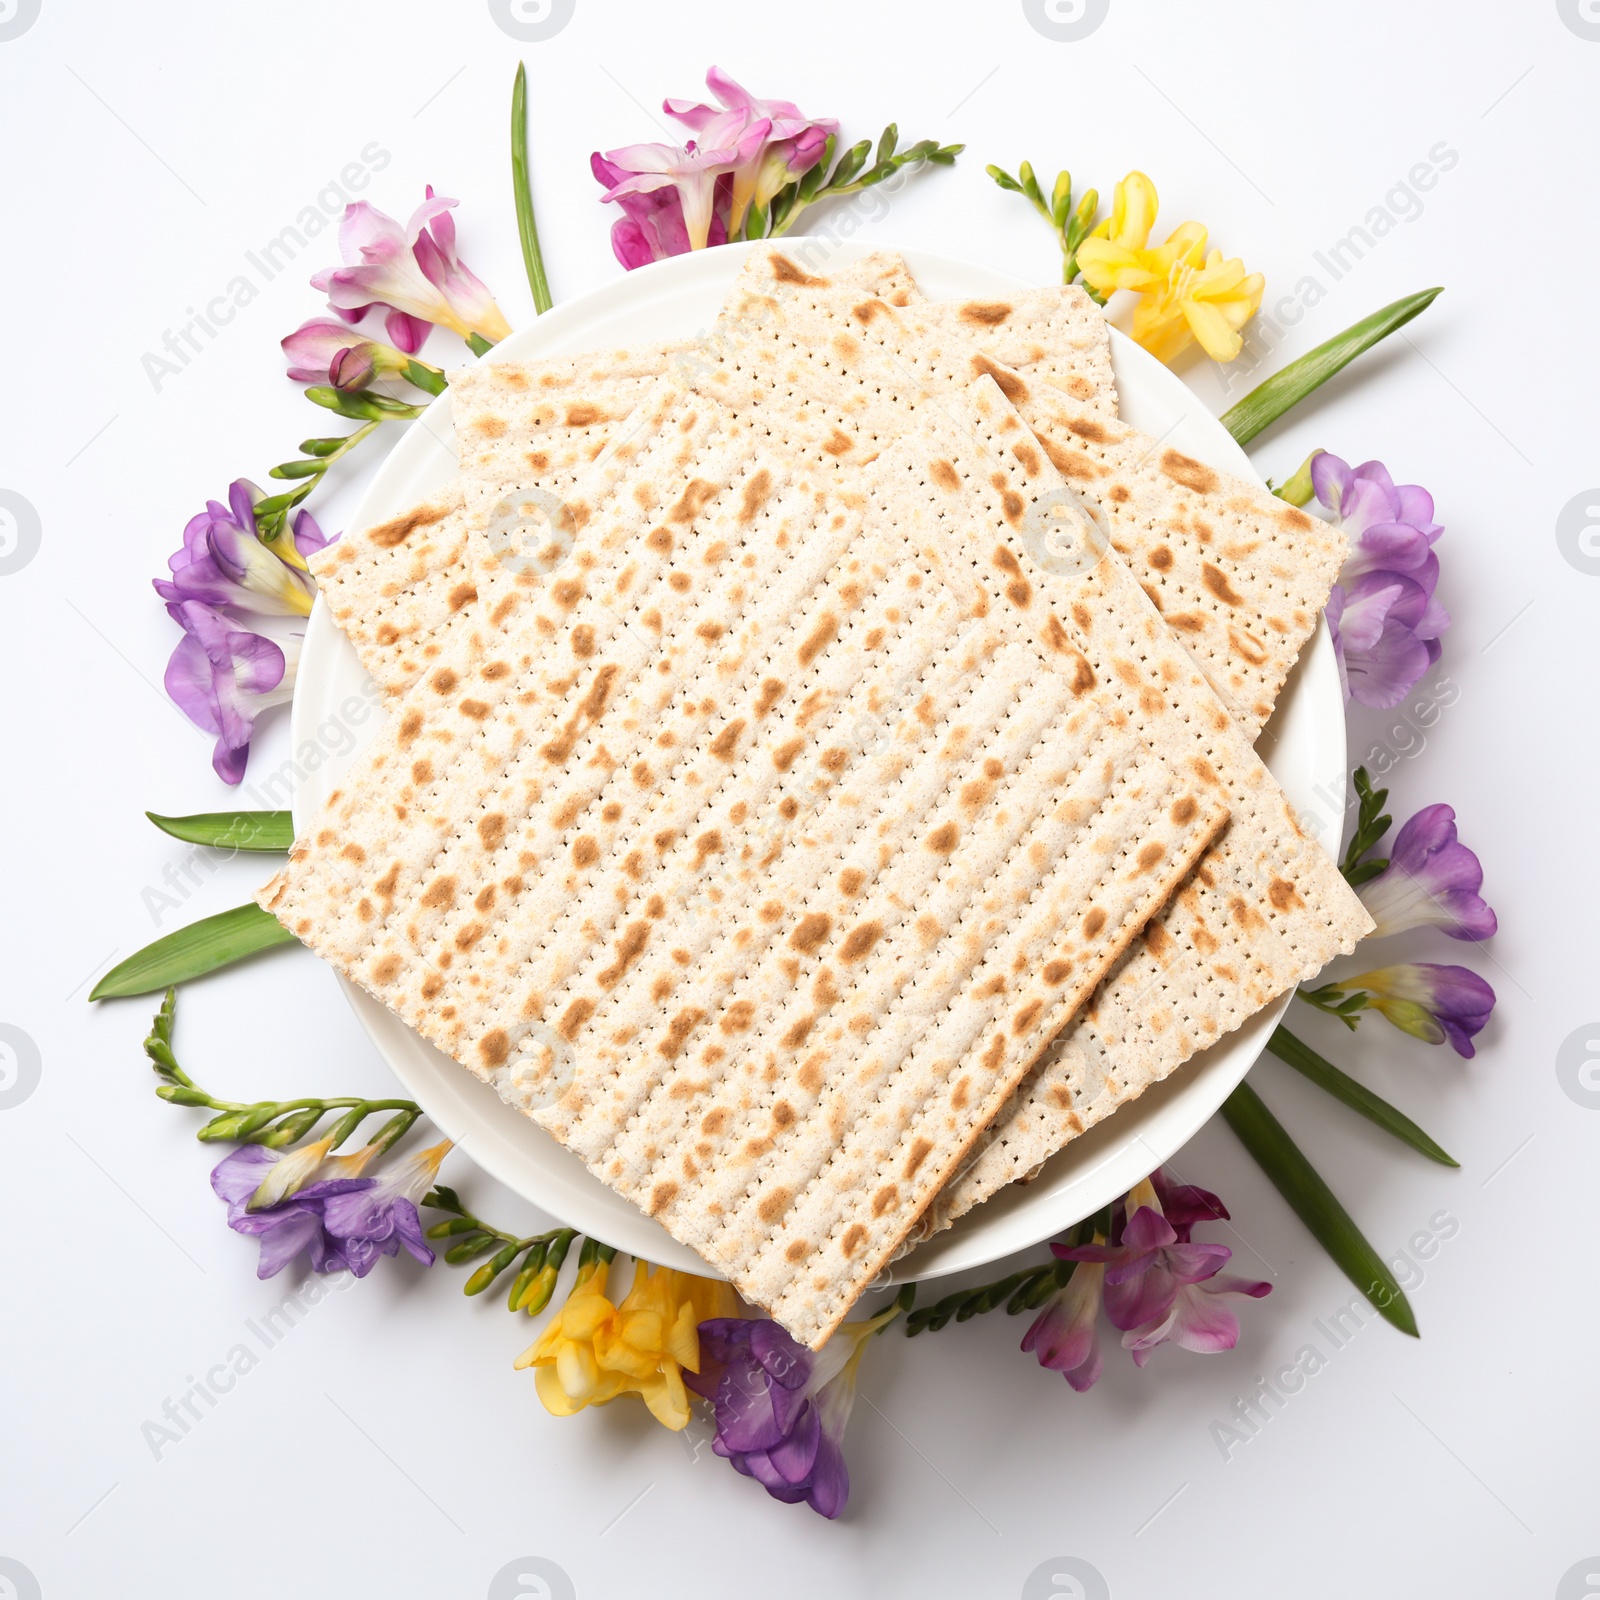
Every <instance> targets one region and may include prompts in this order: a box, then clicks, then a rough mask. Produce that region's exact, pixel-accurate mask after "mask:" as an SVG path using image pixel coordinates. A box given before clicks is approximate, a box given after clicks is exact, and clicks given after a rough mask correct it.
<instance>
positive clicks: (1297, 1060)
mask: <svg viewBox="0 0 1600 1600" xmlns="http://www.w3.org/2000/svg"><path fill="white" fill-rule="evenodd" d="M1267 1049H1269V1050H1270V1051H1271V1052H1272V1053H1273V1055H1275V1056H1276V1057H1277V1058H1278V1059H1279V1060H1280V1061H1284V1062H1287V1063H1288V1064H1289V1065H1290V1066H1291V1067H1293V1068H1294V1070H1295V1071H1296V1072H1298V1073H1300V1074H1301V1075H1302V1076H1303V1077H1306V1078H1309V1079H1310V1080H1311V1082H1312V1083H1314V1084H1316V1086H1317V1087H1318V1088H1319V1089H1324V1090H1326V1091H1327V1092H1328V1093H1329V1094H1331V1095H1332V1096H1333V1097H1334V1099H1335V1100H1342V1101H1343V1102H1344V1103H1345V1104H1346V1105H1347V1106H1349V1107H1350V1109H1351V1110H1352V1111H1357V1112H1359V1113H1360V1114H1361V1115H1362V1116H1364V1117H1365V1118H1366V1119H1367V1121H1368V1122H1371V1123H1374V1124H1376V1125H1377V1126H1378V1127H1380V1128H1382V1129H1383V1131H1384V1132H1385V1133H1391V1134H1393V1135H1394V1137H1395V1138H1396V1139H1398V1140H1400V1142H1401V1143H1402V1144H1408V1145H1410V1146H1411V1148H1412V1149H1413V1150H1417V1151H1420V1152H1421V1153H1422V1154H1423V1155H1425V1156H1426V1157H1427V1158H1428V1159H1429V1160H1430V1161H1437V1162H1438V1163H1439V1165H1440V1166H1442V1167H1459V1166H1460V1165H1461V1163H1460V1162H1459V1161H1457V1160H1456V1158H1455V1157H1454V1156H1452V1155H1451V1154H1450V1152H1449V1151H1448V1150H1446V1149H1445V1148H1444V1147H1443V1146H1442V1145H1440V1144H1437V1143H1435V1141H1434V1140H1432V1139H1430V1138H1429V1137H1428V1135H1427V1134H1425V1133H1424V1132H1423V1131H1422V1129H1421V1128H1419V1127H1418V1126H1417V1125H1416V1123H1414V1122H1413V1121H1412V1120H1411V1118H1410V1117H1408V1116H1407V1115H1406V1114H1405V1113H1404V1112H1403V1111H1401V1110H1399V1109H1397V1108H1396V1107H1394V1106H1392V1105H1390V1104H1389V1102H1388V1101H1387V1100H1385V1099H1383V1098H1382V1097H1381V1096H1380V1095H1375V1094H1374V1093H1373V1092H1372V1091H1371V1090H1370V1089H1369V1088H1367V1086H1366V1085H1365V1084H1362V1083H1357V1082H1356V1080H1355V1079H1354V1078H1352V1077H1351V1076H1350V1075H1349V1074H1348V1073H1345V1072H1341V1071H1340V1070H1339V1068H1338V1067H1336V1066H1334V1064H1333V1063H1332V1062H1331V1061H1328V1060H1325V1059H1324V1058H1323V1057H1322V1056H1319V1055H1318V1054H1317V1052H1316V1051H1315V1050H1313V1049H1312V1048H1311V1046H1310V1045H1308V1044H1306V1043H1304V1042H1303V1041H1302V1040H1300V1039H1297V1038H1296V1037H1295V1036H1294V1035H1293V1034H1292V1033H1290V1032H1289V1030H1288V1029H1287V1028H1283V1027H1279V1028H1276V1029H1274V1030H1273V1034H1272V1037H1271V1038H1270V1039H1268V1040H1267Z"/></svg>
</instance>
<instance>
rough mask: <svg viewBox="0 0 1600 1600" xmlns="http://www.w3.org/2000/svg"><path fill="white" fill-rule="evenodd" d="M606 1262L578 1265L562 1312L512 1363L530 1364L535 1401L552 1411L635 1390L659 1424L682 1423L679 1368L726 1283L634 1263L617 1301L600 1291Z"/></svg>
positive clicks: (722, 1303)
mask: <svg viewBox="0 0 1600 1600" xmlns="http://www.w3.org/2000/svg"><path fill="white" fill-rule="evenodd" d="M608 1267H609V1263H608V1262H604V1261H591V1262H588V1263H585V1264H584V1265H582V1266H580V1268H579V1271H578V1277H577V1281H576V1282H575V1283H574V1284H573V1286H572V1292H571V1293H570V1294H569V1295H568V1296H567V1299H566V1303H565V1304H564V1305H563V1306H562V1308H561V1310H560V1311H558V1312H557V1313H556V1315H555V1316H554V1317H553V1318H552V1319H551V1320H550V1322H549V1323H548V1324H547V1325H546V1327H545V1329H544V1332H543V1333H541V1334H540V1335H539V1337H538V1339H536V1340H535V1341H534V1343H533V1344H531V1345H530V1346H529V1347H528V1348H527V1349H526V1350H524V1351H523V1352H522V1354H521V1355H520V1356H518V1357H517V1359H516V1361H515V1363H514V1366H515V1367H516V1369H517V1370H518V1371H519V1372H520V1371H521V1370H523V1369H524V1368H526V1367H532V1368H534V1378H535V1383H536V1385H537V1387H538V1393H539V1399H540V1400H541V1401H542V1402H543V1404H544V1407H545V1410H547V1411H549V1412H550V1413H551V1414H552V1415H553V1416H557V1417H570V1416H572V1415H573V1414H574V1413H575V1412H578V1411H581V1410H582V1409H583V1408H584V1407H585V1406H599V1405H605V1404H606V1403H607V1402H608V1401H611V1400H615V1399H616V1398H617V1396H618V1395H621V1394H630V1393H632V1394H637V1395H639V1396H640V1397H641V1398H642V1399H643V1400H644V1402H645V1404H646V1405H647V1406H648V1407H649V1409H650V1414H651V1415H652V1416H653V1417H655V1419H656V1420H657V1421H658V1422H660V1423H662V1424H663V1425H664V1426H666V1427H668V1428H672V1429H683V1428H685V1427H687V1426H688V1423H689V1398H688V1395H687V1393H686V1392H685V1389H684V1377H683V1374H684V1372H685V1371H688V1372H696V1371H698V1370H699V1366H700V1340H699V1336H698V1335H697V1333H696V1331H695V1330H696V1328H697V1327H698V1325H699V1323H700V1322H701V1321H702V1320H703V1319H704V1318H705V1317H708V1316H711V1315H714V1314H715V1313H716V1312H718V1311H722V1310H725V1309H727V1307H728V1306H729V1305H730V1304H731V1299H732V1291H731V1290H730V1289H729V1288H728V1286H727V1285H726V1284H723V1283H714V1282H712V1281H710V1280H709V1279H706V1278H697V1277H694V1276H693V1275H691V1274H690V1273H687V1272H674V1271H672V1270H670V1269H669V1268H666V1267H655V1268H651V1267H649V1266H648V1265H647V1264H646V1263H645V1262H643V1261H636V1262H635V1263H634V1274H633V1287H632V1289H631V1290H630V1291H629V1292H628V1295H627V1296H626V1298H625V1299H624V1300H623V1301H622V1303H621V1304H620V1305H615V1304H613V1303H612V1301H611V1299H610V1298H609V1296H608V1294H607V1280H608V1278H609V1275H610V1274H609V1271H608Z"/></svg>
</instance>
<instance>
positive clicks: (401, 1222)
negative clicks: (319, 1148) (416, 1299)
mask: <svg viewBox="0 0 1600 1600" xmlns="http://www.w3.org/2000/svg"><path fill="white" fill-rule="evenodd" d="M450 1148H451V1142H450V1140H448V1139H442V1140H440V1142H439V1143H438V1144H436V1145H431V1146H429V1148H428V1149H426V1150H419V1151H416V1152H415V1153H414V1154H412V1155H410V1156H408V1157H406V1158H405V1159H404V1160H403V1161H400V1162H398V1163H396V1165H395V1166H393V1167H392V1168H390V1169H389V1170H388V1171H385V1172H380V1173H379V1174H378V1175H377V1177H376V1178H375V1179H373V1180H371V1181H370V1182H368V1183H365V1184H363V1185H362V1186H361V1187H360V1188H349V1189H340V1190H339V1191H338V1192H337V1193H333V1194H329V1195H328V1197H327V1199H326V1200H325V1201H324V1203H323V1208H322V1214H323V1221H324V1225H325V1226H326V1228H327V1230H328V1233H329V1235H330V1236H331V1237H332V1238H333V1239H334V1240H336V1241H337V1243H338V1246H339V1249H340V1250H341V1251H342V1253H343V1254H344V1257H345V1259H346V1260H347V1261H348V1262H349V1263H350V1270H351V1271H352V1272H353V1273H354V1274H355V1275H356V1276H357V1277H358V1278H364V1277H366V1275H367V1274H368V1273H369V1272H371V1271H372V1269H373V1267H374V1266H375V1265H376V1264H377V1260H378V1257H379V1256H393V1255H398V1254H399V1253H400V1246H401V1245H404V1246H405V1247H406V1249H407V1250H408V1251H409V1252H410V1253H411V1254H412V1255H413V1256H414V1257H416V1259H417V1260H418V1261H420V1262H421V1263H422V1264H423V1266H425V1267H431V1266H432V1265H433V1251H432V1250H430V1249H429V1248H428V1245H427V1242H426V1240H425V1239H424V1238H423V1231H422V1222H421V1219H420V1218H419V1217H418V1216H417V1202H418V1201H419V1200H420V1199H421V1198H422V1197H423V1195H425V1194H426V1193H427V1192H428V1190H429V1189H431V1188H432V1187H433V1180H434V1178H435V1177H437V1176H438V1172H439V1163H440V1162H441V1161H443V1160H444V1158H445V1157H446V1156H447V1155H448V1154H449V1153H450ZM371 1150H372V1147H371V1146H368V1147H367V1150H366V1151H357V1152H356V1153H355V1155H353V1156H351V1157H349V1158H348V1159H349V1160H350V1162H351V1163H352V1164H354V1163H356V1162H360V1164H361V1166H365V1164H366V1159H370V1153H371ZM335 1159H337V1158H335ZM356 1170H357V1171H359V1170H360V1169H359V1167H358V1168H356ZM319 1187H320V1186H319Z"/></svg>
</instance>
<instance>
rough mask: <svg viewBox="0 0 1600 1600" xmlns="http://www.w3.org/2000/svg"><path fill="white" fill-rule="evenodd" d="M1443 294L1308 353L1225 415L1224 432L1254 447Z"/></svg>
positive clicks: (1365, 321)
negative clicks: (1259, 436)
mask: <svg viewBox="0 0 1600 1600" xmlns="http://www.w3.org/2000/svg"><path fill="white" fill-rule="evenodd" d="M1443 293H1444V290H1443V288H1442V287H1441V288H1438V289H1423V290H1421V291H1419V292H1418V293H1416V294H1408V295H1407V296H1406V297H1405V299H1403V300H1396V301H1395V302H1394V304H1393V305H1388V306H1385V307H1384V308H1383V309H1382V310H1381V311H1374V312H1373V313H1372V315H1371V316H1370V317H1363V318H1362V319H1361V321H1360V322H1358V323H1356V324H1355V325H1354V326H1353V327H1349V328H1346V329H1345V330H1344V332H1343V333H1336V334H1335V335H1334V336H1333V337H1332V338H1331V339H1329V340H1328V342H1327V343H1326V344H1319V345H1318V346H1317V348H1316V349H1315V350H1308V351H1307V352H1306V354H1305V355H1303V356H1301V357H1300V359H1299V360H1298V361H1291V362H1290V363H1289V365H1288V366H1286V367H1285V368H1284V369H1283V371H1282V372H1275V373H1273V375H1272V376H1271V377H1270V378H1268V379H1267V381H1266V382H1265V383H1263V384H1259V385H1258V386H1257V387H1256V388H1254V389H1252V390H1251V391H1250V393H1249V394H1247V395H1246V396H1245V397H1244V399H1243V400H1241V401H1240V402H1239V403H1238V405H1236V406H1234V407H1233V408H1232V409H1231V410H1228V411H1225V412H1223V414H1222V425H1223V427H1225V428H1226V429H1227V430H1228V432H1229V433H1231V434H1232V435H1233V436H1234V438H1235V439H1237V440H1238V441H1239V443H1240V444H1249V442H1250V441H1251V440H1252V439H1253V438H1255V436H1256V435H1257V434H1258V433H1260V432H1261V430H1262V429H1263V428H1269V427H1271V426H1272V424H1273V423H1274V422H1276V421H1277V420H1278V418H1279V417H1281V416H1282V415H1283V414H1284V412H1286V411H1288V410H1289V409H1290V408H1291V407H1292V406H1297V405H1299V404H1300V402H1301V401H1302V400H1304V399H1305V397H1306V396H1307V395H1308V394H1310V393H1311V391H1312V390H1313V389H1318V388H1321V386H1322V385H1323V384H1325V383H1326V382H1327V381H1328V379H1329V378H1331V377H1332V376H1333V375H1334V373H1336V372H1338V371H1340V370H1341V369H1342V368H1344V367H1347V366H1348V365H1349V364H1350V363H1351V362H1352V361H1354V360H1355V358H1356V357H1357V356H1358V355H1360V354H1361V353H1362V352H1363V351H1364V350H1370V349H1371V348H1372V347H1373V345H1375V344H1377V343H1378V341H1379V340H1380V339H1386V338H1388V336H1389V335H1390V334H1391V333H1393V332H1394V331H1395V329H1396V328H1403V327H1404V326H1405V325H1406V323H1408V322H1409V321H1410V320H1411V319H1412V318H1413V317H1415V316H1417V315H1419V314H1420V313H1421V312H1423V311H1426V310H1427V308H1428V307H1429V306H1431V305H1432V304H1433V302H1434V301H1435V300H1436V299H1437V298H1438V297H1439V296H1440V295H1441V294H1443Z"/></svg>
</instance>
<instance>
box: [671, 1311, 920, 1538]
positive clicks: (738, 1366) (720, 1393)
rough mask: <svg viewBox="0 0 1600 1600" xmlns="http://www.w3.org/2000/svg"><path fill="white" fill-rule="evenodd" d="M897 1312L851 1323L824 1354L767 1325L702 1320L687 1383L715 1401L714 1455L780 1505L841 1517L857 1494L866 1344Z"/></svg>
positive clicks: (754, 1321) (757, 1320) (736, 1319)
mask: <svg viewBox="0 0 1600 1600" xmlns="http://www.w3.org/2000/svg"><path fill="white" fill-rule="evenodd" d="M896 1314H897V1311H896V1308H893V1307H891V1308H890V1309H889V1310H888V1311H885V1312H883V1313H881V1314H880V1315H878V1316H876V1317H872V1318H869V1319H868V1320H867V1321H864V1322H851V1323H847V1324H846V1325H845V1326H844V1327H842V1328H840V1329H838V1330H837V1332H835V1333H834V1335H833V1337H832V1338H831V1339H829V1340H828V1342H827V1344H825V1345H824V1346H823V1347H822V1350H821V1351H820V1352H819V1353H817V1354H813V1353H812V1352H811V1351H809V1350H807V1349H806V1347H805V1346H804V1345H802V1344H800V1343H798V1342H797V1341H796V1340H794V1339H792V1338H791V1337H790V1336H789V1335H788V1334H787V1333H786V1332H784V1330H783V1329H782V1328H780V1327H779V1326H778V1325H777V1323H775V1322H769V1321H767V1320H766V1319H764V1318H745V1317H715V1318H712V1319H711V1320H710V1321H707V1322H702V1323H701V1324H700V1360H701V1368H700V1371H699V1372H698V1373H693V1372H688V1371H685V1372H684V1374H683V1381H684V1383H685V1384H687V1385H688V1386H689V1387H690V1388H691V1389H693V1390H694V1391H695V1393H696V1394H700V1395H704V1396H705V1397H706V1398H707V1399H709V1400H710V1401H711V1403H712V1407H713V1410H714V1412H715V1414H716V1421H717V1436H716V1438H715V1439H714V1440H713V1441H712V1444H711V1448H712V1449H713V1450H714V1451H715V1452H716V1453H717V1454H718V1455H719V1456H722V1457H724V1458H726V1459H727V1460H728V1461H731V1462H732V1463H733V1466H734V1469H735V1470H736V1471H738V1472H742V1473H743V1474H744V1475H745V1476H746V1477H747V1478H754V1479H755V1480H756V1482H757V1483H759V1484H760V1485H761V1487H762V1488H763V1489H765V1490H766V1491H767V1493H768V1494H770V1495H771V1496H772V1497H773V1499H775V1500H782V1501H785V1502H787V1503H789V1504H793V1503H795V1502H796V1501H800V1500H804V1501H805V1502H806V1504H807V1505H809V1506H810V1507H811V1509H812V1510H813V1511H816V1512H819V1513H820V1514H821V1515H822V1516H824V1517H836V1516H838V1515H839V1513H840V1512H841V1511H843V1510H844V1507H845V1501H846V1500H847V1499H848V1498H849V1495H850V1473H849V1470H848V1469H847V1468H846V1466H845V1461H844V1453H843V1450H842V1449H841V1445H842V1442H843V1439H844V1431H845V1426H846V1424H847V1423H848V1422H849V1420H850V1411H851V1408H852V1407H853V1406H854V1404H855V1397H856V1374H857V1371H858V1369H859V1367H860V1365H861V1358H862V1356H863V1355H864V1354H865V1353H866V1348H867V1343H868V1341H869V1340H870V1339H871V1337H872V1335H873V1334H875V1333H876V1332H877V1331H878V1329H879V1328H881V1327H883V1326H884V1324H885V1323H887V1322H888V1321H889V1320H890V1318H891V1317H893V1316H895V1315H896Z"/></svg>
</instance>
